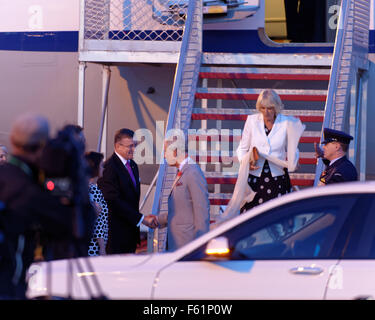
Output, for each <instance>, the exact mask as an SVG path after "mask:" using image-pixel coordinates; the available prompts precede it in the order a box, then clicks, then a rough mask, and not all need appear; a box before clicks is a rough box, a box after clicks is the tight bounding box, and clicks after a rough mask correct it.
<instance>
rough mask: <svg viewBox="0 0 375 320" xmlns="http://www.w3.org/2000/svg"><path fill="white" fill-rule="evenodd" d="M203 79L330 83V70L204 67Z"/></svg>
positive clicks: (201, 75)
mask: <svg viewBox="0 0 375 320" xmlns="http://www.w3.org/2000/svg"><path fill="white" fill-rule="evenodd" d="M199 77H200V78H202V79H204V78H205V79H251V80H302V81H303V80H305V81H315V80H316V81H329V77H330V69H300V68H299V69H293V68H288V69H287V68H230V67H202V68H201V69H200V73H199Z"/></svg>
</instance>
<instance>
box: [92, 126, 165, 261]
mask: <svg viewBox="0 0 375 320" xmlns="http://www.w3.org/2000/svg"><path fill="white" fill-rule="evenodd" d="M133 136H134V132H133V131H132V130H130V129H126V128H123V129H120V130H118V131H117V132H116V134H115V139H114V144H115V145H114V147H115V152H114V153H113V155H112V156H111V157H110V158H109V159H108V160H107V161H106V163H105V165H104V171H103V176H102V177H101V178H100V179H99V180H98V186H99V188H100V189H101V191H102V192H103V195H104V199H105V200H106V202H107V205H108V209H109V214H108V242H107V248H106V251H107V253H109V254H111V253H134V252H135V250H136V248H137V243H139V242H140V230H139V226H140V225H141V223H143V224H144V225H146V226H148V227H151V228H155V227H156V226H157V225H158V223H157V219H156V216H154V215H148V216H144V215H143V214H141V213H140V212H139V198H140V194H141V191H140V183H139V172H138V166H137V164H136V163H135V162H134V161H133V155H134V149H135V147H136V143H135V142H134V140H133Z"/></svg>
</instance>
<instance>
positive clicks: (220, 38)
mask: <svg viewBox="0 0 375 320" xmlns="http://www.w3.org/2000/svg"><path fill="white" fill-rule="evenodd" d="M0 50H16V51H52V52H77V51H78V31H57V32H56V31H50V32H0ZM203 51H204V52H231V53H332V52H333V45H332V46H325V47H321V46H292V47H291V46H284V47H269V46H267V45H266V44H264V43H263V42H262V41H261V40H260V39H259V36H258V32H257V31H256V30H204V31H203ZM369 51H370V53H374V52H375V30H370V40H369Z"/></svg>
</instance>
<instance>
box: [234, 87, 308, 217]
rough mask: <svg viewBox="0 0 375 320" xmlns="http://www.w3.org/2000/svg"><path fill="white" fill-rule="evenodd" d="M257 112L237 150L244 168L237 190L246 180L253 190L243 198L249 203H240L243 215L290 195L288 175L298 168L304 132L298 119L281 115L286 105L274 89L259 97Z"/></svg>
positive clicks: (248, 123) (251, 118)
mask: <svg viewBox="0 0 375 320" xmlns="http://www.w3.org/2000/svg"><path fill="white" fill-rule="evenodd" d="M256 109H257V110H258V111H259V112H257V113H255V114H252V115H249V116H248V118H247V120H246V123H245V126H244V130H243V134H242V138H241V141H240V144H239V147H238V149H237V156H238V159H239V160H240V162H241V166H242V168H241V167H240V172H239V177H238V180H239V181H238V183H237V185H236V188H239V187H240V188H243V187H244V186H243V184H244V183H245V182H244V181H245V179H246V177H247V184H248V185H249V187H250V189H249V188H248V187H247V186H246V188H247V189H248V191H247V192H245V194H243V196H244V197H245V196H246V197H247V199H246V201H242V202H241V212H243V211H245V210H249V209H251V208H253V207H254V206H257V205H259V204H261V203H264V202H266V201H268V200H270V199H273V198H276V197H280V196H281V195H283V194H286V193H289V192H291V188H292V186H291V183H290V178H289V174H288V171H294V170H295V169H296V167H297V163H298V159H299V151H298V148H297V146H298V142H299V139H300V137H301V135H302V133H303V131H304V129H305V126H304V125H303V124H302V123H301V121H300V120H299V119H297V118H295V117H292V116H286V115H283V114H282V110H283V104H282V102H281V99H280V97H279V95H278V94H277V93H276V92H275V91H274V90H272V89H266V90H263V91H262V92H261V93H260V94H259V97H258V100H257V102H256ZM254 156H255V158H254ZM257 158H258V159H257ZM245 162H246V163H247V165H246V167H247V168H248V170H246V169H247V168H244V165H245V164H244V163H245ZM249 162H250V164H249ZM241 169H242V170H241ZM247 174H248V175H247ZM244 175H246V176H245V177H244ZM241 184H242V185H241Z"/></svg>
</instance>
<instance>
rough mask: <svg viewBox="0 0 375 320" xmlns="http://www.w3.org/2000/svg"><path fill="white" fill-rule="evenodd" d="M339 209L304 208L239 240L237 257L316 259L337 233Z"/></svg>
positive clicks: (234, 251)
mask: <svg viewBox="0 0 375 320" xmlns="http://www.w3.org/2000/svg"><path fill="white" fill-rule="evenodd" d="M338 212H339V209H338V208H337V207H332V208H320V209H316V210H311V211H306V210H303V211H302V212H300V213H297V214H295V215H290V216H287V217H285V218H282V219H279V220H278V221H276V222H274V223H271V224H267V225H266V226H265V227H263V228H261V229H259V230H257V231H255V232H253V233H251V234H250V235H248V236H245V237H244V238H242V239H240V240H239V241H237V243H236V244H235V246H234V250H233V254H232V257H233V258H234V259H266V258H277V259H279V258H317V257H319V256H320V255H321V253H322V251H321V249H322V247H323V246H324V245H325V244H326V243H327V241H328V238H329V237H330V235H331V234H332V232H334V231H335V230H333V229H334V228H335V226H336V225H335V221H336V220H337V214H338Z"/></svg>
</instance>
